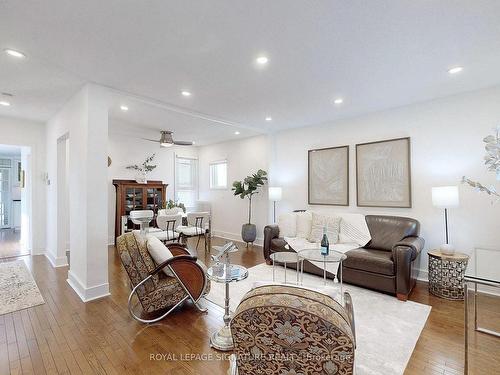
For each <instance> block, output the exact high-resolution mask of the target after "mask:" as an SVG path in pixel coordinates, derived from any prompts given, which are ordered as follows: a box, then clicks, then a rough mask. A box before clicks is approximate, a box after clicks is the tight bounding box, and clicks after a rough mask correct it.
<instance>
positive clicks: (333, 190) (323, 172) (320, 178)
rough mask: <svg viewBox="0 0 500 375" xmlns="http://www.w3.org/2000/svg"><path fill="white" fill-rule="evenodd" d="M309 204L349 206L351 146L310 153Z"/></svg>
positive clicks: (310, 151)
mask: <svg viewBox="0 0 500 375" xmlns="http://www.w3.org/2000/svg"><path fill="white" fill-rule="evenodd" d="M308 202H309V204H318V205H334V206H348V205H349V146H341V147H330V148H321V149H316V150H309V151H308Z"/></svg>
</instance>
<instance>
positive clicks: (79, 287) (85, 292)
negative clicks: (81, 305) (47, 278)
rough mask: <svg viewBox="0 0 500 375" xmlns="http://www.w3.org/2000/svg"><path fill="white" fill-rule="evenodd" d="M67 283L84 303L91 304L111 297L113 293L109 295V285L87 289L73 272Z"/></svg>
mask: <svg viewBox="0 0 500 375" xmlns="http://www.w3.org/2000/svg"><path fill="white" fill-rule="evenodd" d="M66 281H67V282H68V284H69V285H70V286H71V287H72V288H73V290H74V291H75V292H76V294H78V297H80V299H81V300H82V301H83V302H89V301H93V300H96V299H99V298H103V297H107V296H109V295H111V293H109V284H108V283H105V284H101V285H96V286H93V287H90V288H86V287H84V286H83V283H82V282H81V281H80V280H79V279H78V277H76V276H75V275H74V274H73V273H72V272H71V270H69V271H68V279H67V280H66Z"/></svg>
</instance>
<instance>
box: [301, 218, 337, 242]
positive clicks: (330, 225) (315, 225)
mask: <svg viewBox="0 0 500 375" xmlns="http://www.w3.org/2000/svg"><path fill="white" fill-rule="evenodd" d="M324 227H326V236H327V237H328V242H329V243H330V244H331V245H333V244H334V243H337V242H339V230H340V217H338V216H335V215H328V214H321V213H317V212H313V213H312V223H311V233H310V234H309V237H308V238H307V239H308V240H309V242H321V238H322V237H323V228H324Z"/></svg>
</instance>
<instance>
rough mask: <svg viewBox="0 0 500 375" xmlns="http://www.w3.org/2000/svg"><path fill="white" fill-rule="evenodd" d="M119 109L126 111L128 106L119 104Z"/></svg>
mask: <svg viewBox="0 0 500 375" xmlns="http://www.w3.org/2000/svg"><path fill="white" fill-rule="evenodd" d="M120 109H121V110H122V111H124V112H127V111H128V107H127V106H126V105H121V106H120Z"/></svg>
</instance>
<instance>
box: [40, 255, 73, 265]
mask: <svg viewBox="0 0 500 375" xmlns="http://www.w3.org/2000/svg"><path fill="white" fill-rule="evenodd" d="M43 255H45V257H46V258H47V259H48V260H49V262H50V264H52V267H54V268H58V267H66V266H69V264H68V257H67V256H66V255H65V256H62V257H55V256H54V255H53V254H52V253H51V252H49V251H46V252H45V253H44V254H43Z"/></svg>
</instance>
